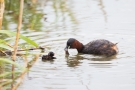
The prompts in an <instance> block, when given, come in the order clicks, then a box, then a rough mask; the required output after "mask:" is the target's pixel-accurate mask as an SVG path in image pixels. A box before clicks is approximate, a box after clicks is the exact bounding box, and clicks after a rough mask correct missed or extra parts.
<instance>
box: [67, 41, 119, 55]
mask: <svg viewBox="0 0 135 90" xmlns="http://www.w3.org/2000/svg"><path fill="white" fill-rule="evenodd" d="M68 48H69V49H77V51H78V53H84V54H94V55H106V56H112V55H115V54H117V53H118V48H117V46H116V44H114V43H112V42H110V41H108V40H104V39H99V40H94V41H91V42H89V43H88V44H86V45H83V44H82V43H80V42H79V41H78V40H76V39H74V38H70V39H68V41H67V45H66V48H65V52H66V54H68Z"/></svg>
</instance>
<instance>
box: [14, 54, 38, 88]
mask: <svg viewBox="0 0 135 90" xmlns="http://www.w3.org/2000/svg"><path fill="white" fill-rule="evenodd" d="M24 58H25V59H26V61H25V65H26V63H27V58H26V57H24ZM38 58H39V55H36V56H35V58H34V59H33V62H32V63H31V66H33V65H34V64H35V62H36V61H37V60H38ZM27 65H28V64H27ZM27 65H26V67H27V68H28V69H29V68H30V67H28V66H27ZM28 69H25V70H24V72H23V73H22V74H21V75H20V76H19V80H18V82H17V84H16V85H15V86H14V87H13V88H12V90H17V88H18V86H19V85H20V84H21V83H22V81H23V78H24V75H25V73H27V71H28Z"/></svg>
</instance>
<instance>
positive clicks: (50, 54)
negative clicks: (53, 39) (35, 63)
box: [42, 52, 56, 60]
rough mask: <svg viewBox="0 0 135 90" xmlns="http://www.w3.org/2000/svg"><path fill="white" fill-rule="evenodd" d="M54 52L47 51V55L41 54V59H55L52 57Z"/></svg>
mask: <svg viewBox="0 0 135 90" xmlns="http://www.w3.org/2000/svg"><path fill="white" fill-rule="evenodd" d="M53 56H54V53H53V52H49V53H48V55H43V56H42V60H52V59H56V57H53Z"/></svg>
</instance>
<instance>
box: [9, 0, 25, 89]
mask: <svg viewBox="0 0 135 90" xmlns="http://www.w3.org/2000/svg"><path fill="white" fill-rule="evenodd" d="M23 3H24V0H20V12H19V20H18V26H17V33H16V40H15V45H14V53H13V61H15V60H16V53H17V46H18V41H19V36H20V29H21V24H22V15H23ZM14 68H15V66H14V65H12V71H14ZM12 79H14V74H13V73H12ZM11 87H14V86H13V84H12V85H11Z"/></svg>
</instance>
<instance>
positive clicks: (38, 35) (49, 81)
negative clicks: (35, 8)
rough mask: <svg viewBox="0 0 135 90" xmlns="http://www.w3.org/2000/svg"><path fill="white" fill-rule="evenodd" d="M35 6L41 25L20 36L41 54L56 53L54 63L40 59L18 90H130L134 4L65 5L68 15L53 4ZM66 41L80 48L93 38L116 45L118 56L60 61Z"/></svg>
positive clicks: (89, 0) (120, 0) (79, 1)
mask: <svg viewBox="0 0 135 90" xmlns="http://www.w3.org/2000/svg"><path fill="white" fill-rule="evenodd" d="M38 3H39V9H43V12H44V13H45V14H47V15H45V18H47V20H46V21H44V19H42V20H41V22H42V27H40V28H39V30H38V31H36V32H35V31H28V30H26V31H24V32H22V33H23V34H24V35H26V36H29V37H31V38H32V39H33V40H35V41H36V42H37V43H39V44H40V45H41V46H46V53H48V52H49V51H53V52H55V56H56V57H57V59H55V60H54V61H51V62H49V61H47V62H43V61H42V60H41V57H40V58H39V59H38V61H37V62H36V63H35V65H34V66H33V67H32V68H31V69H30V71H29V73H28V74H27V75H26V76H25V78H24V81H23V83H22V84H21V85H20V86H19V88H18V90H37V89H38V90H134V89H135V54H134V53H135V50H134V45H135V42H134V40H135V17H134V16H135V12H134V11H135V1H134V0H128V1H127V0H68V1H67V2H66V3H65V7H67V8H69V10H66V9H62V10H61V9H54V8H53V6H55V5H54V4H55V3H56V2H52V1H48V2H47V3H46V4H45V1H42V0H40V1H39V2H38ZM62 3H63V2H62ZM56 6H57V5H56ZM61 11H63V12H61ZM71 13H72V14H73V15H72V14H71ZM11 26H12V25H11ZM13 26H14V25H13ZM68 38H76V39H77V40H79V41H80V42H82V43H84V44H86V43H88V42H89V41H92V40H95V39H107V40H110V41H112V42H118V48H119V53H118V55H117V56H116V57H112V58H102V57H99V56H93V55H85V54H83V55H78V54H77V51H76V50H69V53H70V56H69V57H65V53H64V48H65V46H66V41H67V39H68Z"/></svg>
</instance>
